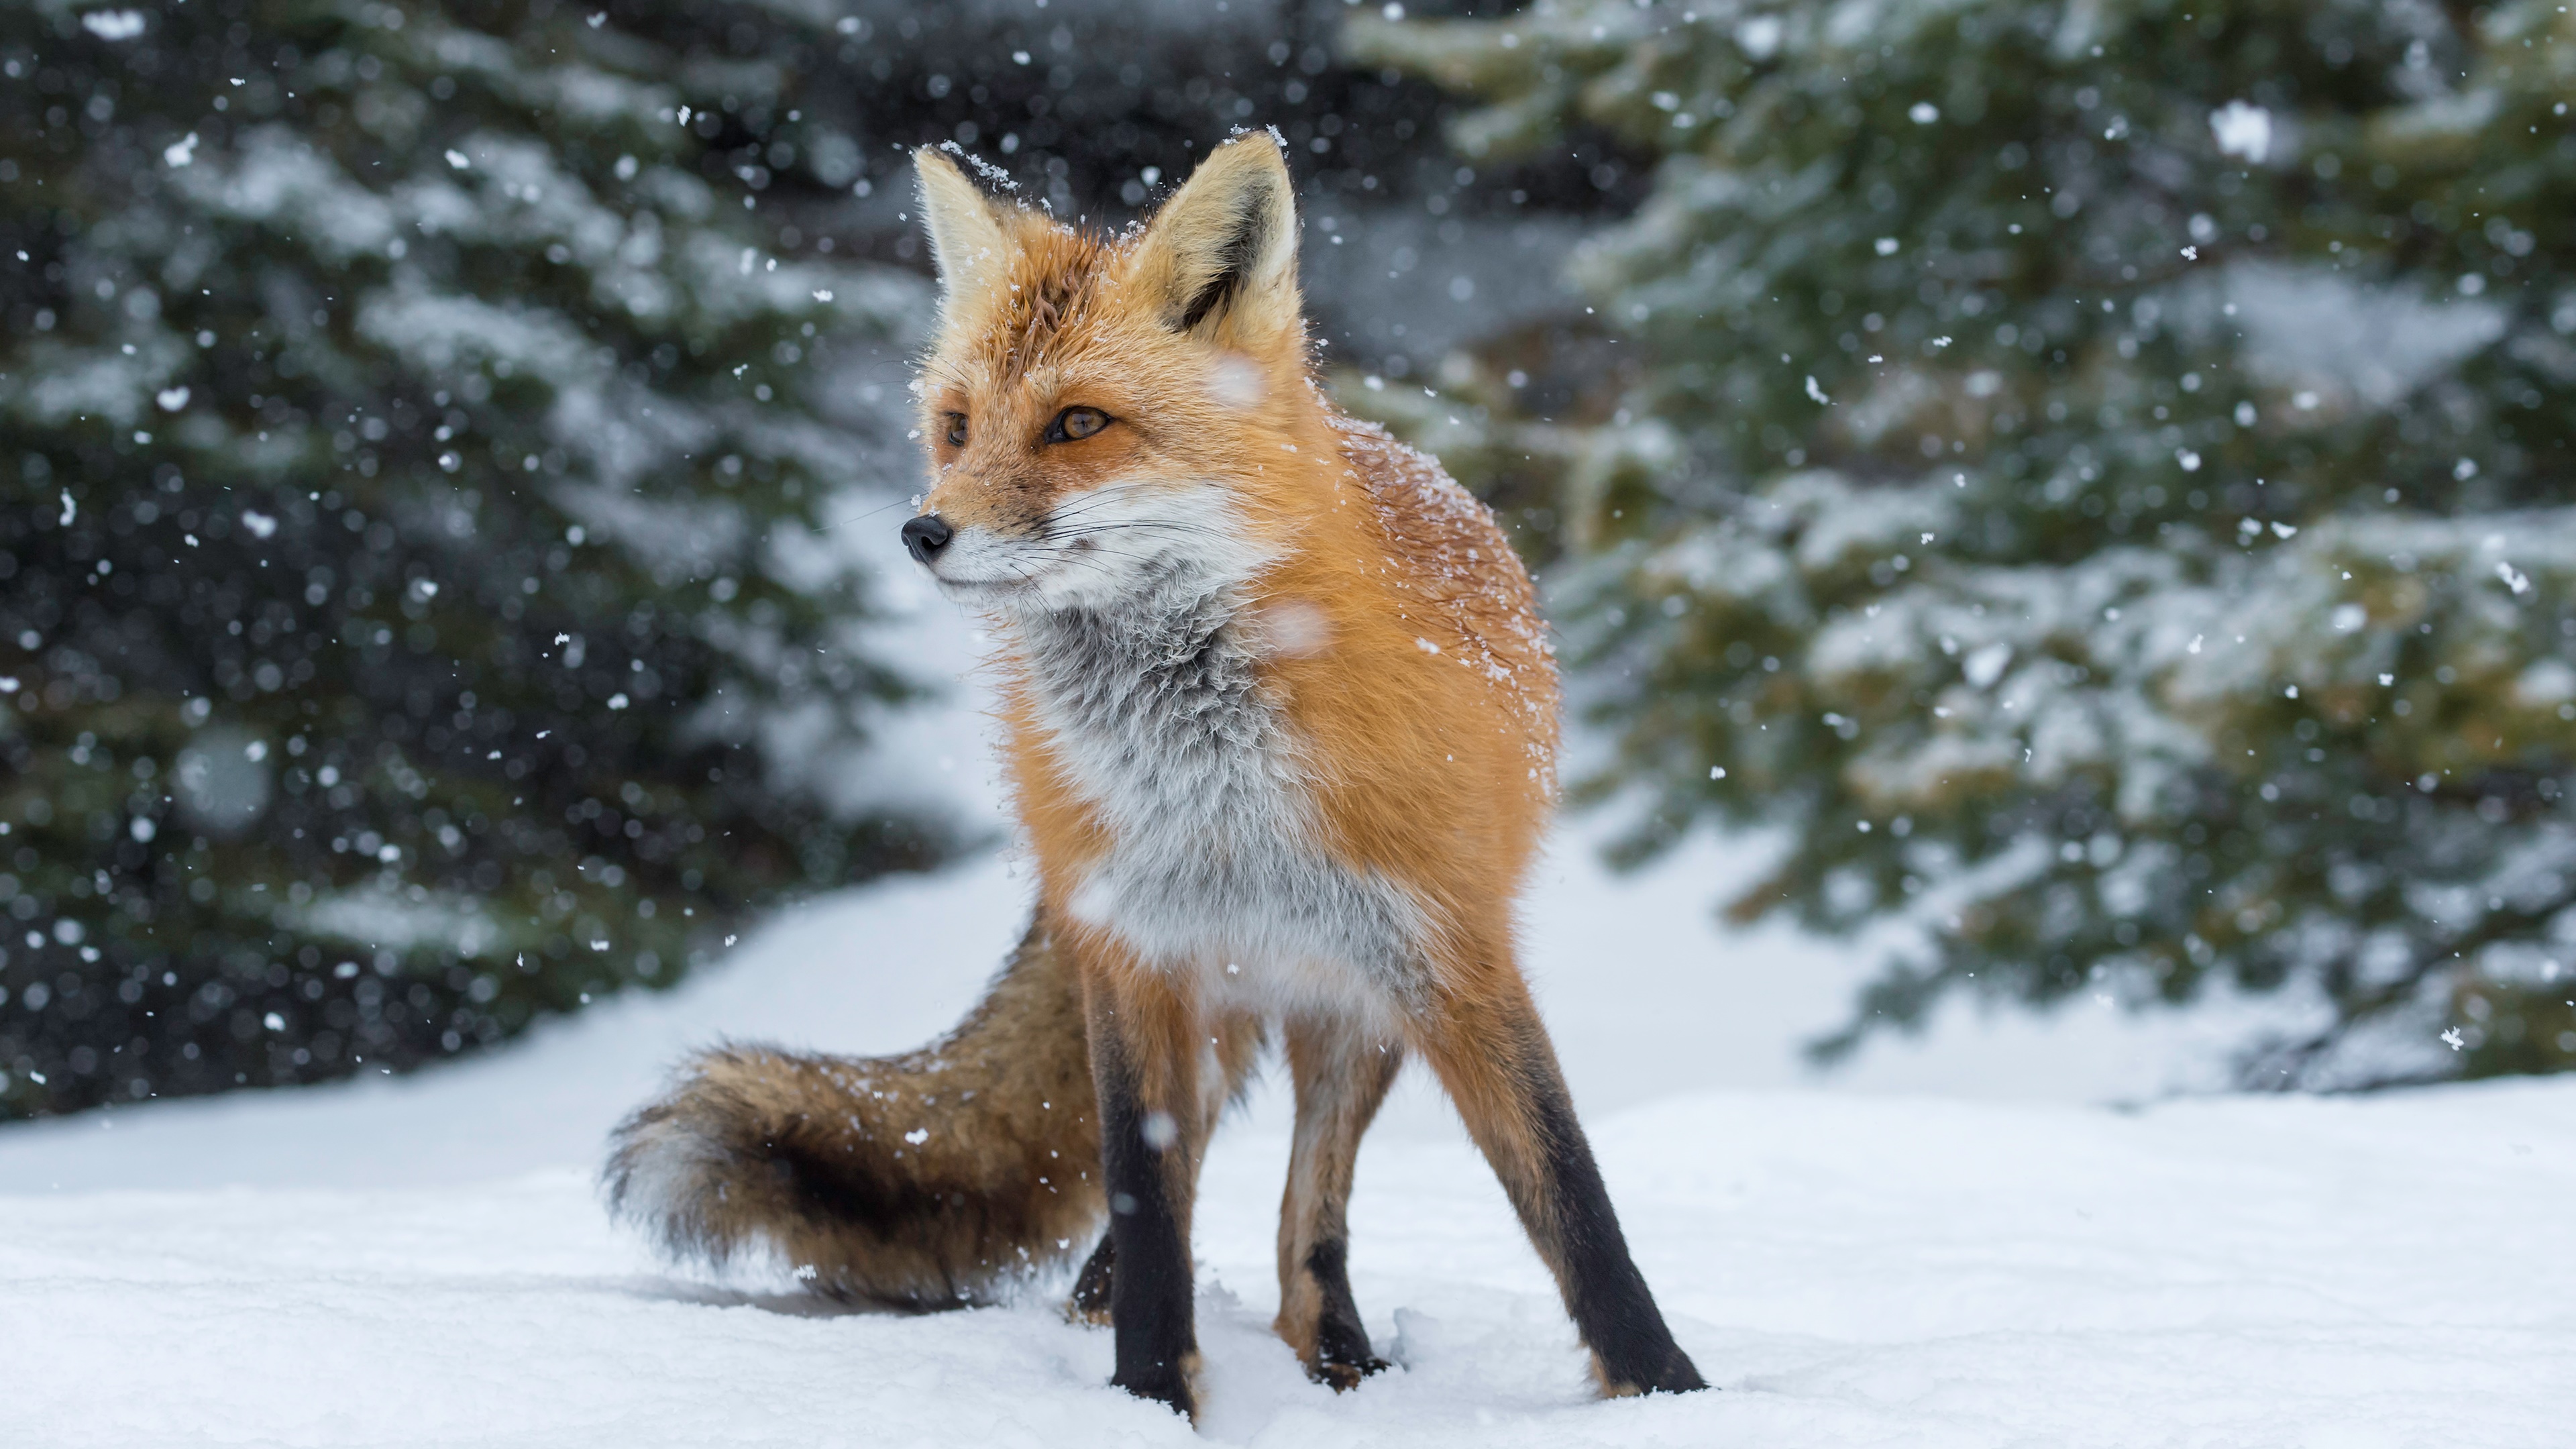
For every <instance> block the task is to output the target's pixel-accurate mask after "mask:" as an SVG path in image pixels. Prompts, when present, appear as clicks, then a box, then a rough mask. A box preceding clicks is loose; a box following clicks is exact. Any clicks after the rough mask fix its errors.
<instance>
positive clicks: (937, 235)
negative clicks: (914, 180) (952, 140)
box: [912, 146, 1012, 313]
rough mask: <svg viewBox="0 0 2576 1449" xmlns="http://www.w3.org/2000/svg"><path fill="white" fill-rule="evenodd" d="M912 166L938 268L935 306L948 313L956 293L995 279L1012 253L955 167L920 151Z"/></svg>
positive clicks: (1006, 235)
mask: <svg viewBox="0 0 2576 1449" xmlns="http://www.w3.org/2000/svg"><path fill="white" fill-rule="evenodd" d="M912 165H913V170H914V171H915V172H917V173H918V174H919V175H920V177H921V216H922V220H924V221H926V222H928V223H929V224H930V255H931V259H932V260H933V261H935V262H936V263H937V264H938V266H939V307H940V311H941V312H942V313H948V312H951V311H953V310H954V304H955V302H956V299H957V297H958V296H959V294H961V293H964V292H968V291H970V290H972V289H973V288H975V287H976V286H977V285H978V284H980V283H982V282H984V281H986V280H988V279H990V278H992V277H996V276H999V275H1000V274H1001V269H1002V267H1003V266H1004V265H1005V264H1007V262H1008V261H1009V259H1010V256H1011V252H1012V245H1011V234H1010V232H1009V231H1008V230H1007V229H1005V228H1004V227H1003V225H1002V218H1001V216H1000V215H999V214H998V213H997V212H996V211H995V210H994V208H993V202H992V200H991V198H989V197H987V196H985V194H984V191H983V188H981V187H979V186H977V185H976V184H975V183H974V182H973V181H970V180H968V179H967V176H966V173H965V172H963V171H960V170H958V169H957V163H956V162H954V161H951V160H949V159H948V158H947V157H946V156H943V155H941V154H940V153H939V152H938V151H936V150H934V149H932V148H931V147H928V146H924V147H922V148H921V149H919V150H917V151H915V152H913V153H912Z"/></svg>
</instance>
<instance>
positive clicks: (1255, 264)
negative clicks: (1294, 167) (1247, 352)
mask: <svg viewBox="0 0 2576 1449" xmlns="http://www.w3.org/2000/svg"><path fill="white" fill-rule="evenodd" d="M1127 279H1128V285H1130V286H1133V287H1138V288H1141V289H1143V291H1144V292H1145V294H1146V296H1147V297H1148V298H1149V299H1151V302H1152V304H1153V305H1154V306H1155V308H1156V309H1157V310H1158V311H1159V312H1160V314H1161V316H1162V318H1163V323H1164V325H1165V326H1167V327H1170V328H1172V329H1173V330H1174V331H1177V332H1198V331H1205V332H1207V333H1208V334H1209V335H1210V336H1211V337H1215V336H1224V337H1226V338H1227V340H1229V341H1232V342H1234V343H1236V344H1238V345H1259V344H1261V343H1267V342H1275V341H1277V340H1278V334H1279V333H1280V332H1281V331H1282V330H1283V329H1294V328H1295V327H1296V326H1297V325H1298V319H1299V307H1298V299H1297V197H1296V190H1295V187H1294V184H1293V183H1292V182H1291V181H1290V180H1289V178H1288V163H1287V161H1286V160H1284V159H1283V158H1282V157H1281V156H1280V154H1279V145H1278V143H1277V142H1276V141H1274V140H1272V139H1271V137H1270V136H1269V135H1268V134H1267V133H1264V132H1258V131H1256V132H1253V133H1251V134H1249V135H1244V136H1238V137H1236V138H1235V139H1233V140H1231V141H1228V142H1226V143H1225V144H1224V145H1222V146H1219V147H1217V148H1216V149H1215V150H1214V151H1212V152H1210V153H1209V154H1208V158H1207V159H1206V160H1205V161H1202V162H1200V163H1199V169H1198V170H1197V171H1195V172H1192V173H1191V175H1190V179H1189V180H1188V181H1187V182H1185V183H1183V184H1182V186H1181V189H1180V190H1179V191H1177V192H1174V193H1173V195H1172V199H1171V200H1169V201H1167V202H1164V203H1163V209H1162V210H1161V211H1159V212H1157V213H1155V216H1154V220H1153V222H1152V223H1151V224H1150V225H1148V226H1147V227H1146V229H1145V238H1144V240H1143V242H1141V243H1140V244H1139V245H1138V247H1137V250H1136V253H1135V260H1134V261H1133V262H1132V263H1131V264H1130V265H1129V268H1128V273H1127Z"/></svg>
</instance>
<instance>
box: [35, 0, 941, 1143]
mask: <svg viewBox="0 0 2576 1449" xmlns="http://www.w3.org/2000/svg"><path fill="white" fill-rule="evenodd" d="M828 25H829V21H828V20H827V19H821V18H816V19H814V20H812V21H811V22H810V24H809V23H808V21H807V20H805V19H801V18H799V17H798V16H797V15H796V14H794V13H792V12H790V11H786V10H783V9H781V8H778V7H765V6H761V5H756V4H699V5H692V6H687V7H648V6H611V7H607V8H605V9H601V8H596V7H580V8H574V7H564V6H556V5H552V4H549V3H546V0H538V3H535V4H532V5H523V4H516V3H512V4H502V3H478V0H454V3H427V4H417V3H416V4H406V5H400V6H396V5H391V4H381V3H374V0H363V3H361V0H193V3H190V4H187V5H170V6H160V7H152V8H150V9H148V10H141V9H138V10H109V9H97V8H83V7H76V6H73V5H70V4H66V3H62V0H40V3H35V4H28V5H16V6H12V7H9V8H8V9H7V10H6V11H5V12H0V67H5V74H6V79H5V80H0V470H5V471H0V500H5V506H0V676H5V677H0V760H5V765H0V832H6V833H5V834H0V872H5V873H0V913H5V915H6V917H7V925H8V927H9V931H8V935H7V936H6V938H5V939H0V1116H5V1115H18V1114H28V1113H44V1112H55V1111H62V1110H67V1109H71V1108H75V1107H79V1106H83V1105H88V1104H91V1103H96V1102H100V1101H107V1100H127V1099H131V1098H136V1097H142V1096H147V1095H169V1094H174V1093H186V1092H198V1091H208V1090H220V1089H223V1088H226V1087H230V1086H233V1085H236V1084H244V1083H247V1084H268V1083H283V1082H293V1081H302V1080H312V1079H315V1078H320V1077H328V1076H333V1075H339V1074H343V1073H346V1072H348V1071H350V1070H353V1069H354V1068H355V1067H356V1066H357V1065H358V1064H359V1063H361V1062H364V1063H366V1064H370V1065H374V1064H384V1065H386V1066H391V1067H402V1066H408V1065H411V1064H413V1063H417V1062H420V1061H423V1060H427V1059H432V1058H436V1057H438V1056H441V1055H444V1054H446V1053H451V1052H455V1051H458V1050H460V1049H463V1048H466V1047H469V1046H471V1045H474V1044H478V1043H488V1042H490V1041H493V1040H495V1039H497V1038H499V1037H501V1036H504V1035H506V1034H508V1033H510V1032H512V1031H515V1030H517V1029H518V1028H520V1027H522V1026H523V1025H525V1024H526V1023H527V1022H528V1021H529V1020H531V1019H532V1018H533V1017H534V1016H536V1015H537V1014H539V1013H542V1012H546V1011H554V1010H565V1009H570V1008H572V1007H574V1006H576V1005H577V1004H579V1003H581V1002H583V1001H587V1000H588V999H590V997H591V996H593V995H597V994H599V993H603V992H606V991H609V990H612V989H615V988H617V987H619V986H621V985H623V984H627V983H631V982H650V983H655V984H662V983H668V982H669V981H671V980H673V979H675V978H676V977H677V976H678V975H679V974H680V973H681V972H682V971H683V970H684V969H685V968H686V967H687V966H688V965H689V964H691V963H692V962H694V961H696V960H698V959H700V957H701V956H702V955H703V954H704V953H705V952H706V951H707V950H709V949H710V948H712V947H714V946H716V945H717V944H718V942H719V941H720V939H721V938H722V933H723V932H724V931H725V929H726V928H727V927H728V926H729V925H731V924H732V923H734V922H736V921H737V920H738V919H739V918H740V917H741V916H742V915H743V913H744V912H746V911H748V910H750V909H752V908H754V907H756V906H759V905H761V904H763V903H766V902H769V901H772V900H774V899H776V898H778V897H779V896H780V895H781V894H782V893H787V892H793V891H801V890H806V889H811V888H814V887H818V886H825V885H832V884H838V883H841V882H844V881H848V880H851V879H854V878H858V877H863V876H865V875H868V874H872V873H874V872H877V871H880V870H883V869H886V868H889V867H892V866H905V865H914V864H919V863H922V862H924V861H925V860H926V859H928V858H929V857H930V856H931V855H932V854H934V853H935V851H936V849H937V846H938V836H937V834H936V831H935V829H933V828H931V827H928V826H925V825H924V824H922V823H921V822H918V821H912V820H907V819H901V818H879V817H876V816H872V815H862V816H860V817H858V818H848V816H847V813H846V812H841V813H836V812H835V811H834V810H833V809H831V808H827V804H826V802H825V801H823V800H821V799H819V798H817V796H816V794H815V793H814V792H813V791H812V790H811V789H808V788H806V787H804V786H802V785H800V784H798V783H797V779H798V776H797V775H796V773H795V772H794V771H792V770H789V769H786V768H785V767H784V763H785V762H782V761H781V760H780V759H778V758H776V757H774V756H773V755H772V754H770V753H765V752H764V751H763V750H762V749H761V748H760V745H761V742H762V740H763V738H764V736H765V734H766V733H767V732H770V731H775V730H778V729H780V728H781V727H782V726H784V725H787V724H790V723H792V724H794V725H795V727H796V728H795V730H794V733H795V734H796V735H797V737H798V749H799V751H800V753H802V754H804V755H808V756H810V755H813V754H815V753H817V752H820V751H823V750H826V749H828V748H831V747H834V746H835V744H836V742H838V744H839V745H840V746H843V747H854V746H855V742H856V741H857V740H858V739H859V738H860V736H861V735H862V734H863V725H864V723H865V721H866V719H867V717H868V716H869V714H870V713H871V712H872V710H873V709H874V708H875V706H876V705H878V704H880V703H882V702H885V701H888V700H890V699H892V698H894V697H895V696H896V695H897V694H899V693H900V690H901V686H900V685H899V683H898V681H897V680H896V679H895V677H894V676H893V675H891V674H890V673H889V672H888V671H887V670H886V669H884V668H882V667H880V666H879V665H878V664H877V663H875V662H873V661H871V660H870V659H869V658H868V657H866V656H865V655H864V654H863V653H862V652H860V651H859V650H858V649H857V648H856V647H855V646H856V645H857V644H858V643H859V636H858V634H857V633H856V632H855V631H856V629H857V626H858V625H859V624H860V623H861V622H862V620H863V619H864V613H863V609H862V602H863V601H862V598H861V594H860V588H859V585H860V583H861V580H860V579H859V578H858V577H857V576H856V575H855V573H854V572H853V570H852V569H851V567H850V566H849V565H848V564H847V563H846V562H844V561H842V560H841V559H840V558H838V557H837V556H836V554H835V552H834V550H833V549H832V548H830V547H829V546H828V545H829V544H830V542H831V540H830V538H829V537H828V536H826V534H825V532H824V531H825V530H826V528H827V527H828V526H829V525H832V524H835V523H839V522H841V521H842V519H841V518H840V517H838V516H837V512H838V511H839V510H836V509H835V504H836V502H837V503H838V504H839V505H841V508H842V509H846V507H847V502H848V500H847V498H846V497H845V496H842V495H843V494H844V493H845V490H847V489H848V488H849V487H850V486H851V485H852V484H853V483H854V482H856V481H858V474H859V472H860V470H861V469H862V468H863V467H867V466H870V465H871V464H874V463H878V462H881V461H882V460H883V459H884V458H887V457H895V458H898V459H901V460H902V462H903V464H904V466H907V467H908V465H909V451H908V448H906V447H905V445H903V444H902V443H901V442H900V439H899V437H897V438H896V439H894V440H893V441H892V442H891V443H890V442H889V441H888V439H887V438H886V437H884V436H883V434H882V433H881V432H872V431H871V430H870V429H869V427H868V426H867V420H866V419H865V418H864V417H855V418H854V417H853V416H852V415H851V413H850V412H849V410H847V409H846V408H844V409H841V410H837V411H836V410H835V409H834V408H832V407H830V406H827V405H826V400H825V399H823V398H822V397H820V396H819V394H821V393H822V392H823V391H825V387H824V380H825V379H827V378H828V377H829V376H830V375H831V368H832V365H833V361H834V358H833V353H834V349H835V348H836V347H843V346H845V345H856V344H861V343H864V342H865V341H866V339H869V338H879V339H884V338H889V337H891V336H892V335H893V333H894V332H895V331H896V329H897V328H898V327H899V326H900V325H901V324H902V323H903V321H904V320H905V319H907V318H910V317H913V316H915V315H918V312H919V310H920V305H921V301H922V299H923V297H924V296H925V295H926V294H925V292H924V290H923V288H922V286H921V284H920V282H919V281H918V280H917V279H916V278H914V277H913V276H911V275H909V274H907V273H904V272H900V271H896V270H892V269H888V268H884V267H880V266H875V265H857V264H851V263H849V262H847V261H844V260H836V259H835V258H833V257H832V256H830V255H828V253H829V252H830V250H831V246H830V243H828V242H824V243H821V244H820V249H819V252H818V251H817V250H816V249H815V248H811V247H809V248H807V249H806V250H805V254H803V255H801V256H781V255H779V253H780V251H781V250H782V249H783V248H782V244H781V241H780V238H779V236H778V235H777V231H776V223H775V222H773V220H772V219H771V214H770V212H769V211H766V210H763V209H762V208H761V207H759V206H755V205H753V204H752V202H753V201H754V200H755V197H754V189H755V188H754V183H757V186H758V187H759V188H763V189H765V188H767V187H768V186H769V185H770V184H771V183H772V180H773V177H772V175H771V173H770V170H769V169H768V168H767V167H760V168H754V167H753V166H750V165H747V164H745V163H744V161H743V158H742V155H741V153H742V152H743V151H744V149H745V148H746V147H747V148H749V149H750V154H751V155H752V156H753V157H755V158H762V157H764V156H765V157H766V158H767V159H769V160H771V161H773V162H775V163H776V165H777V170H778V171H779V172H780V173H781V174H780V177H779V178H778V179H779V180H780V181H781V183H782V190H787V191H793V190H795V189H796V188H797V187H800V186H801V187H802V188H804V189H805V190H806V191H807V192H809V193H813V192H819V191H821V190H823V189H824V187H825V182H826V180H830V181H832V182H833V183H834V185H833V187H832V189H833V190H835V191H838V190H839V187H838V184H837V182H838V181H839V180H841V179H845V178H820V177H818V174H817V171H816V169H815V167H814V166H813V165H811V164H810V163H809V164H806V165H802V166H798V165H794V164H791V163H790V162H789V161H788V159H787V158H790V157H793V156H794V155H795V154H796V149H797V147H796V143H798V142H799V141H806V140H809V139H810V138H808V137H807V136H806V135H805V134H804V133H803V132H802V131H801V130H800V125H799V122H800V112H799V110H798V109H797V104H798V96H797V90H796V86H797V85H798V83H799V80H800V75H799V73H798V72H797V71H796V70H795V69H794V68H793V67H792V66H790V65H788V64H786V63H784V62H783V60H782V58H781V57H782V56H784V55H792V54H794V53H795V52H794V50H793V47H795V46H802V45H807V44H809V43H811V42H813V41H815V39H816V38H817V37H821V39H822V41H823V42H824V43H828V41H829V37H828V35H827V34H826V33H825V31H826V28H827V27H828ZM843 144H844V145H846V142H844V143H843ZM763 147H766V148H767V150H766V152H764V151H763V149H762V148H763ZM814 149H815V148H814V147H812V146H809V147H808V151H809V154H810V152H811V151H812V150H814ZM820 149H822V150H823V151H825V152H826V153H829V152H830V150H831V148H830V147H828V146H825V147H822V148H820ZM827 162H828V156H827ZM787 245H789V246H792V245H793V243H792V241H790V242H789V243H787ZM899 400H900V399H899V398H897V399H890V400H889V401H888V403H887V407H889V408H890V407H892V406H893V404H894V402H896V401H899Z"/></svg>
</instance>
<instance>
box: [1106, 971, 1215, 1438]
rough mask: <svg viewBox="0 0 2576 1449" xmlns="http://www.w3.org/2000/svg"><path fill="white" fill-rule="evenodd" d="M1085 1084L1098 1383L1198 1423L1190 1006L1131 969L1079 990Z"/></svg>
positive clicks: (1195, 1060) (1198, 1132) (1201, 1132)
mask: <svg viewBox="0 0 2576 1449" xmlns="http://www.w3.org/2000/svg"><path fill="white" fill-rule="evenodd" d="M1084 997H1085V1002H1084V1004H1085V1009H1086V1014H1087V1017H1088V1026H1089V1029H1090V1035H1091V1073H1092V1082H1093V1086H1094V1088H1095V1090H1096V1091H1097V1093H1098V1095H1099V1101H1100V1155H1101V1170H1102V1186H1103V1187H1104V1188H1105V1189H1106V1190H1107V1192H1108V1194H1109V1243H1110V1246H1109V1249H1108V1251H1109V1252H1110V1253H1111V1254H1112V1255H1114V1257H1115V1259H1116V1264H1115V1271H1113V1272H1111V1273H1110V1274H1109V1278H1110V1285H1109V1295H1108V1296H1109V1313H1110V1328H1111V1331H1112V1332H1113V1333H1114V1334H1115V1335H1116V1339H1117V1361H1118V1367H1117V1370H1116V1372H1114V1373H1112V1374H1111V1375H1110V1378H1109V1382H1110V1383H1111V1384H1113V1385H1115V1386H1116V1387H1118V1388H1122V1389H1125V1390H1126V1391H1127V1392H1129V1393H1131V1394H1134V1395H1136V1396H1137V1397H1138V1398H1144V1399H1153V1400H1155V1401H1157V1402H1160V1403H1164V1404H1168V1405H1170V1406H1171V1407H1172V1408H1173V1409H1175V1410H1178V1411H1179V1412H1180V1413H1182V1414H1185V1415H1188V1416H1189V1417H1190V1418H1192V1419H1193V1420H1195V1419H1196V1418H1197V1417H1198V1388H1197V1381H1198V1368H1199V1347H1198V1328H1197V1324H1196V1321H1195V1317H1194V1303H1193V1300H1192V1291H1191V1290H1192V1282H1191V1267H1190V1208H1191V1200H1192V1198H1193V1197H1194V1196H1195V1194H1196V1192H1197V1187H1198V1157H1199V1150H1200V1148H1201V1146H1202V1145H1203V1144H1204V1142H1205V1140H1206V1135H1207V1134H1206V1122H1205V1116H1206V1110H1205V1104H1204V1103H1203V1101H1202V1094H1201V1092H1200V1091H1199V1082H1198V1076H1199V1051H1198V1046H1197V1043H1198V1042H1200V1041H1201V1040H1204V1033H1202V1032H1200V1031H1199V1030H1198V1029H1197V1013H1196V1012H1195V1011H1194V1010H1193V1009H1192V1003H1191V1002H1189V1001H1188V1000H1187V999H1186V998H1184V997H1182V996H1181V995H1180V994H1179V993H1177V992H1176V991H1174V990H1173V989H1172V988H1171V987H1170V985H1169V984H1168V983H1167V982H1165V981H1162V980H1160V979H1158V978H1154V977H1152V976H1149V975H1147V974H1145V973H1142V972H1125V973H1119V974H1118V975H1115V976H1111V975H1109V974H1107V973H1102V974H1099V975H1095V976H1094V977H1093V978H1092V979H1091V980H1090V981H1088V982H1087V983H1086V990H1085V992H1084Z"/></svg>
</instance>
